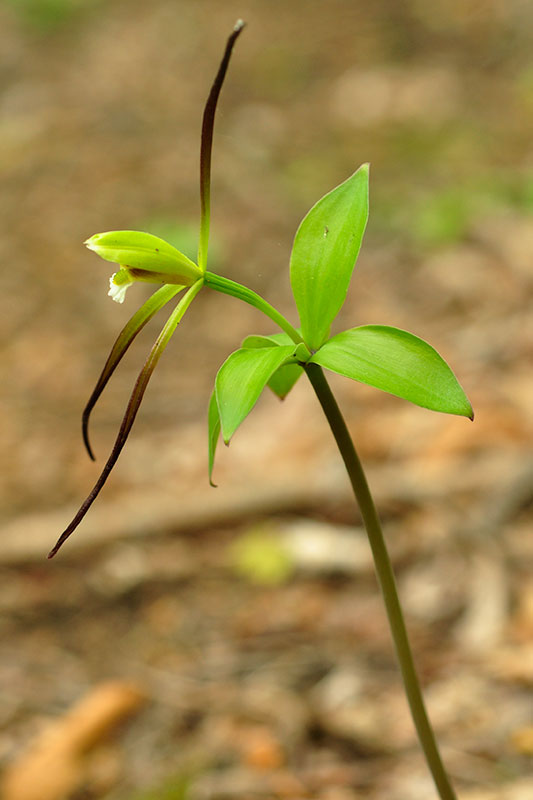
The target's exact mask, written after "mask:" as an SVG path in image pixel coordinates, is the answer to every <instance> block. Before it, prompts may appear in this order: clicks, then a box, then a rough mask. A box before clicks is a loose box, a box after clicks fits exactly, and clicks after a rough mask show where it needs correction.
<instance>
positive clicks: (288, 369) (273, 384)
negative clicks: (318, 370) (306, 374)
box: [268, 364, 303, 400]
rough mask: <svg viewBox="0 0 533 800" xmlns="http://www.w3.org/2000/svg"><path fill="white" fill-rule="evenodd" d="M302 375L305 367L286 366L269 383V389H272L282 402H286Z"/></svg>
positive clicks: (296, 365) (275, 373)
mask: <svg viewBox="0 0 533 800" xmlns="http://www.w3.org/2000/svg"><path fill="white" fill-rule="evenodd" d="M302 373H303V367H301V366H300V365H299V364H285V365H284V366H282V367H279V369H277V370H276V371H275V372H274V374H273V375H272V377H271V378H270V380H269V381H268V388H269V389H271V390H272V391H273V392H274V394H276V395H277V396H278V397H279V399H280V400H285V398H286V397H287V395H288V394H289V392H290V390H291V389H292V387H293V386H294V384H295V383H296V381H297V380H298V378H299V377H300V376H301V375H302Z"/></svg>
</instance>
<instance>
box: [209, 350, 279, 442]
mask: <svg viewBox="0 0 533 800" xmlns="http://www.w3.org/2000/svg"><path fill="white" fill-rule="evenodd" d="M293 352H294V344H291V345H284V346H281V347H280V346H277V347H260V348H257V349H250V348H241V349H240V350H236V351H235V352H234V353H232V354H231V355H230V356H229V358H227V359H226V361H225V362H224V363H223V364H222V366H221V367H220V369H219V371H218V374H217V377H216V381H215V391H216V398H217V405H218V413H219V415H220V424H221V427H222V436H223V438H224V442H225V443H226V444H228V442H229V440H230V439H231V437H232V436H233V434H234V433H235V431H236V430H237V428H238V427H239V425H240V424H241V422H242V421H243V420H244V419H245V417H246V416H247V415H248V414H249V413H250V411H251V410H252V408H253V407H254V405H255V404H256V402H257V400H258V398H259V395H260V394H261V392H262V391H263V389H264V387H265V385H266V383H267V382H268V381H269V380H270V378H271V377H272V375H273V374H274V372H275V371H276V370H277V369H278V367H280V366H281V365H282V364H283V362H284V361H286V360H287V359H288V358H290V357H291V355H292V353H293Z"/></svg>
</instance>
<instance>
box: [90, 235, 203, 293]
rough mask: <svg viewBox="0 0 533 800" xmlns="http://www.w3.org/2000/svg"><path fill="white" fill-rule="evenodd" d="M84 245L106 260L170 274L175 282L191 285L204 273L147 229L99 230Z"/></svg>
mask: <svg viewBox="0 0 533 800" xmlns="http://www.w3.org/2000/svg"><path fill="white" fill-rule="evenodd" d="M85 244H86V246H87V247H88V248H89V250H94V252H95V253H96V254H97V255H99V256H100V258H103V259H104V260H105V261H111V262H113V263H114V264H120V265H121V266H124V267H131V269H140V270H146V271H148V272H154V273H159V274H163V275H164V274H169V275H172V276H173V278H174V280H173V281H172V282H173V283H176V282H178V281H179V282H180V283H183V284H185V285H186V286H190V285H191V284H192V283H194V282H195V281H197V280H198V278H200V277H201V275H202V272H201V270H200V269H199V268H198V267H197V266H196V264H195V263H194V262H193V261H191V260H190V258H187V256H186V255H184V254H183V253H180V251H179V250H176V248H175V247H173V246H172V245H171V244H169V243H168V242H165V240H164V239H160V238H159V236H154V235H153V234H151V233H145V232H144V231H107V232H106V233H96V234H95V235H94V236H91V238H90V239H87V241H86V242H85ZM169 282H170V281H169Z"/></svg>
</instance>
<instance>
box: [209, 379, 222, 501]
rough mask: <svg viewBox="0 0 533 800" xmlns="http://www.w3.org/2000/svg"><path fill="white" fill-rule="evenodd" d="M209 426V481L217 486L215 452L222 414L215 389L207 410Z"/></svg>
mask: <svg viewBox="0 0 533 800" xmlns="http://www.w3.org/2000/svg"><path fill="white" fill-rule="evenodd" d="M207 428H208V464H209V483H210V484H211V486H216V483H213V467H214V465H215V452H216V449H217V444H218V437H219V436H220V416H219V413H218V406H217V396H216V393H215V390H214V389H213V392H212V394H211V398H210V400H209V410H208V412H207Z"/></svg>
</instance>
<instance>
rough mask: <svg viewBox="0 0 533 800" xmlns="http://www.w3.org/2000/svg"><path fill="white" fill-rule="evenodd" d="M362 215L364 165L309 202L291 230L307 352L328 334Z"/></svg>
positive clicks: (363, 222)
mask: <svg viewBox="0 0 533 800" xmlns="http://www.w3.org/2000/svg"><path fill="white" fill-rule="evenodd" d="M367 219H368V164H363V166H362V167H360V168H359V169H358V170H357V172H355V173H354V174H353V175H352V176H351V177H350V178H348V180H346V181H344V183H341V184H340V186H337V188H336V189H333V191H331V192H329V194H326V195H325V196H324V197H323V198H322V199H321V200H319V201H318V203H317V204H316V205H314V206H313V208H312V209H311V210H310V211H309V213H308V214H307V216H306V217H305V218H304V220H303V221H302V223H301V224H300V227H299V228H298V230H297V232H296V237H295V239H294V245H293V249H292V254H291V264H290V267H291V286H292V291H293V294H294V299H295V301H296V306H297V308H298V312H299V314H300V321H301V324H302V335H303V338H304V341H305V343H306V344H307V346H308V347H309V348H310V349H311V350H318V348H319V347H320V345H321V344H322V343H323V342H324V340H325V339H326V338H327V336H328V335H329V329H330V326H331V323H332V322H333V320H334V319H335V317H336V316H337V314H338V313H339V311H340V309H341V307H342V304H343V303H344V300H345V299H346V293H347V291H348V286H349V284H350V278H351V276H352V272H353V268H354V266H355V262H356V260H357V256H358V253H359V248H360V247H361V240H362V238H363V233H364V231H365V226H366V222H367Z"/></svg>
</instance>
